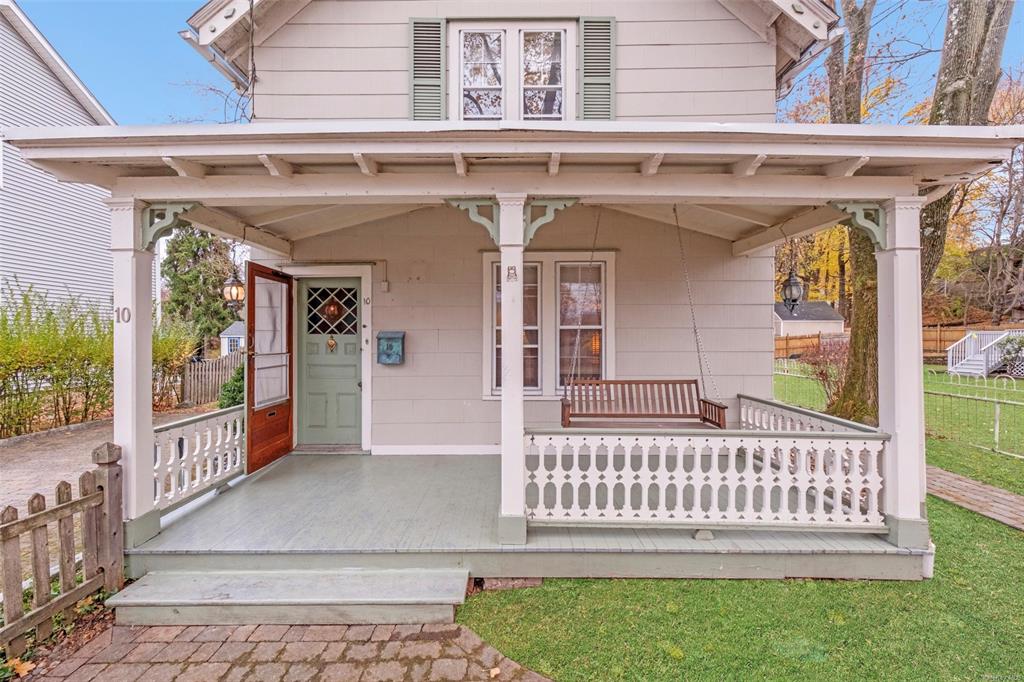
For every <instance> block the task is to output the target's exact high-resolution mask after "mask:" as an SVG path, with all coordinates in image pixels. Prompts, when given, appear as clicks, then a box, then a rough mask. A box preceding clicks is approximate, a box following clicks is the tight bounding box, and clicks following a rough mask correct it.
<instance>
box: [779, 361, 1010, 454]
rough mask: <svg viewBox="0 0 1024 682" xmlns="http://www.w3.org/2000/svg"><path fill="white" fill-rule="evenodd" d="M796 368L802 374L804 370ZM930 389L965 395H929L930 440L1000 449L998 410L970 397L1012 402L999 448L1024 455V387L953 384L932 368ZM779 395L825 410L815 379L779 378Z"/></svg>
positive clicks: (927, 385)
mask: <svg viewBox="0 0 1024 682" xmlns="http://www.w3.org/2000/svg"><path fill="white" fill-rule="evenodd" d="M793 369H794V371H800V368H799V366H796V367H794V368H793ZM924 385H925V391H929V392H935V393H946V394H950V393H952V394H957V395H962V396H964V399H959V398H954V397H949V396H939V395H929V394H926V395H925V397H924V406H925V427H926V429H927V431H928V435H929V436H934V437H936V438H942V439H946V440H949V441H959V442H962V443H964V449H965V450H968V449H973V448H971V447H970V446H971V445H975V446H979V447H983V448H990V449H994V448H996V445H997V443H996V439H995V406H994V405H993V403H991V402H988V401H986V400H969V399H967V398H968V397H978V398H985V399H987V400H994V399H999V400H1004V401H1008V402H1006V403H1004V404H1003V405H1001V406H1000V411H1001V416H1000V421H999V443H998V446H999V448H998V449H1000V450H1003V451H1005V452H1012V453H1016V454H1022V455H1024V382H1018V384H1017V386H1019V387H1020V389H1021V390H1011V389H1007V388H1005V386H1012V384H1010V383H1008V382H1005V383H1004V382H1001V381H991V380H990V381H989V382H988V384H987V385H980V384H978V383H976V382H972V381H970V380H963V381H955V380H951V379H950V377H949V376H948V375H946V374H945V373H937V372H935V371H934V370H933V369H926V370H925V375H924ZM775 396H776V397H777V399H778V400H781V401H782V402H785V403H789V404H790V405H798V406H800V407H806V408H808V409H812V410H819V411H822V410H824V409H825V393H824V391H822V389H821V386H820V384H818V382H817V381H815V380H814V379H810V378H805V377H800V376H791V375H784V374H776V375H775ZM989 456H991V457H993V458H995V459H1001V458H1002V457H1003V456H1002V455H998V454H994V453H992V454H990V455H989ZM995 466H997V467H998V466H1001V465H1000V464H996V465H995Z"/></svg>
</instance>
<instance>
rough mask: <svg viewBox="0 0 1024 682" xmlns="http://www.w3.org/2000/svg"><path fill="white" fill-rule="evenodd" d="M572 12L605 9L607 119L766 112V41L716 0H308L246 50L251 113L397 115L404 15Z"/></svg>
mask: <svg viewBox="0 0 1024 682" xmlns="http://www.w3.org/2000/svg"><path fill="white" fill-rule="evenodd" d="M577 16H598V17H613V18H614V19H615V35H616V48H615V63H616V69H615V77H614V83H615V104H614V111H615V115H616V118H618V119H621V120H637V119H658V120H680V121H700V120H715V121H772V120H774V119H775V49H774V48H773V47H772V46H771V45H769V44H767V43H766V42H764V41H762V40H761V39H760V38H759V37H758V36H757V35H756V34H755V33H753V32H752V31H751V30H750V29H748V28H747V27H746V26H745V25H744V24H743V23H742V22H740V21H739V20H738V19H736V18H735V17H734V16H733V15H732V14H730V13H729V12H728V11H727V10H725V9H724V8H723V7H722V6H721V5H720V4H719V3H718V2H717V0H686V1H684V2H680V1H679V0H629V1H628V2H614V1H576V0H564V1H562V0H559V1H554V0H548V1H546V2H543V3H541V2H536V1H532V0H507V1H505V2H467V1H464V0H440V1H436V0H429V1H428V0H314V1H313V2H311V3H310V4H309V5H308V6H307V7H306V8H305V9H303V10H302V11H301V12H299V13H298V14H297V15H296V16H295V17H293V18H292V20H291V21H290V22H289V23H288V24H287V25H286V26H284V27H283V28H282V29H280V30H279V31H277V32H276V33H275V34H273V35H272V36H270V37H269V38H268V39H267V40H266V41H265V42H264V43H263V45H262V46H260V47H259V48H258V49H257V55H256V63H257V64H258V65H259V70H260V77H259V79H258V81H257V84H256V117H257V118H260V119H282V120H285V119H308V118H314V119H315V118H341V119H345V118H348V119H357V118H380V119H404V118H408V117H409V100H408V89H409V82H410V80H409V52H408V42H409V24H408V21H409V18H410V17H449V18H453V19H455V18H459V19H462V18H480V19H487V18H515V19H535V18H544V17H559V18H564V17H577ZM573 47H575V46H573ZM455 81H457V74H456V75H454V76H453V74H451V73H450V72H449V74H448V83H449V86H450V85H451V83H452V82H455ZM717 93H721V96H709V95H710V94H717ZM660 95H664V96H660Z"/></svg>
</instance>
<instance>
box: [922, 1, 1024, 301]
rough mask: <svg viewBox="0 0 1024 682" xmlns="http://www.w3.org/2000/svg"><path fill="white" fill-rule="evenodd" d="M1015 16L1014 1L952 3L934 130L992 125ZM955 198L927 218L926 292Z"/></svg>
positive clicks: (924, 238)
mask: <svg viewBox="0 0 1024 682" xmlns="http://www.w3.org/2000/svg"><path fill="white" fill-rule="evenodd" d="M1012 13H1013V0H949V9H948V12H947V15H946V35H945V38H944V39H943V44H942V62H941V63H940V65H939V73H938V76H937V77H936V79H935V92H934V94H933V95H932V109H931V113H930V114H929V116H928V124H929V125H986V124H987V123H988V115H989V109H990V108H991V107H992V98H993V97H994V96H995V93H996V87H997V86H998V85H999V76H1000V75H1001V73H1002V71H1001V69H1000V64H1001V62H1002V58H1003V45H1004V44H1005V43H1006V34H1007V31H1008V30H1009V27H1010V15H1011V14H1012ZM929 189H930V188H929ZM954 197H955V192H951V193H950V194H947V195H946V196H945V197H943V198H941V199H939V200H938V201H936V202H934V203H932V204H930V205H929V206H926V207H925V209H924V210H923V211H922V212H921V289H922V291H923V290H926V289H927V288H928V284H929V283H930V282H931V281H932V277H934V276H935V270H936V269H937V268H938V267H939V261H941V260H942V255H943V253H944V252H945V250H946V232H947V230H948V227H949V219H950V215H949V212H950V209H951V208H952V206H953V201H954Z"/></svg>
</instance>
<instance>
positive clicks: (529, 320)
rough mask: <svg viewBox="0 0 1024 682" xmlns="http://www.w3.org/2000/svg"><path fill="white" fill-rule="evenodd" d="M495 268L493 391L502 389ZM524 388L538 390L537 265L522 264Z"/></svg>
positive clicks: (498, 282)
mask: <svg viewBox="0 0 1024 682" xmlns="http://www.w3.org/2000/svg"><path fill="white" fill-rule="evenodd" d="M500 267H501V264H500V263H495V264H494V308H493V314H492V317H493V319H494V326H493V330H494V363H493V373H492V376H493V382H492V387H493V388H494V389H495V390H497V389H499V388H501V277H500V276H499V274H498V271H499V269H500ZM523 388H524V389H527V390H529V389H536V390H538V391H539V390H540V264H539V263H524V264H523Z"/></svg>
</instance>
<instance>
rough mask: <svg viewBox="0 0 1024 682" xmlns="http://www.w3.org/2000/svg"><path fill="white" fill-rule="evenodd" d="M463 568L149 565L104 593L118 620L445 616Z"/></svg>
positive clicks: (449, 616)
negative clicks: (169, 567)
mask: <svg viewBox="0 0 1024 682" xmlns="http://www.w3.org/2000/svg"><path fill="white" fill-rule="evenodd" d="M468 580H469V571H467V570H462V569H451V570H449V569H444V570H362V569H342V570H331V571H293V570H282V571H152V572H150V573H147V574H146V575H144V576H143V577H142V578H140V579H139V580H138V581H136V582H135V583H132V584H131V585H129V586H128V587H126V588H125V589H124V590H122V591H121V592H119V593H117V594H116V595H114V596H113V597H111V598H110V599H108V600H107V604H108V605H109V606H112V607H114V608H115V613H116V616H117V622H118V623H119V624H123V625H254V624H264V623H266V624H287V625H330V624H349V625H355V624H375V623H451V622H454V620H455V606H456V605H458V604H461V603H462V602H463V601H464V600H465V597H466V583H467V581H468Z"/></svg>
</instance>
